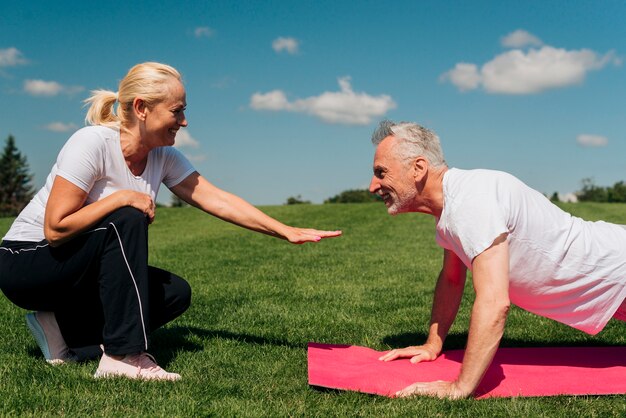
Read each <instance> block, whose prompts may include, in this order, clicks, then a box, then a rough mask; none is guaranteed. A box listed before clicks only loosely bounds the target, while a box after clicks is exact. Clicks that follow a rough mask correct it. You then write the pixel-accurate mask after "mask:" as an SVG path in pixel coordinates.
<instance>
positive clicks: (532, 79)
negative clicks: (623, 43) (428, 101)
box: [440, 30, 621, 94]
mask: <svg viewBox="0 0 626 418" xmlns="http://www.w3.org/2000/svg"><path fill="white" fill-rule="evenodd" d="M533 38H534V37H533V35H530V34H529V33H528V32H525V31H521V30H519V31H516V32H513V33H512V34H510V35H508V36H507V37H505V40H506V43H507V44H508V45H528V44H529V43H531V41H532V39H533ZM534 42H535V43H536V42H541V41H539V40H538V39H536V41H534ZM503 43H504V41H503ZM608 64H614V65H621V60H620V59H619V58H617V57H616V56H615V54H614V53H613V52H608V53H607V54H605V55H602V56H601V55H599V54H597V53H596V52H594V51H592V50H589V49H580V50H566V49H563V48H554V47H552V46H548V45H545V46H542V47H541V48H531V49H529V50H527V51H524V50H521V49H512V50H510V51H506V52H504V53H502V54H500V55H497V56H496V57H494V58H493V59H492V60H491V61H489V62H486V63H485V64H483V65H482V67H480V68H479V67H478V65H476V64H472V63H458V64H456V66H455V67H454V68H453V69H451V70H449V71H447V72H446V73H444V74H442V75H441V77H440V80H441V81H449V82H451V83H452V84H454V85H455V86H456V87H457V88H458V89H459V90H460V91H466V90H474V89H477V88H479V87H482V88H483V89H484V90H485V91H486V92H488V93H494V94H534V93H540V92H542V91H545V90H549V89H555V88H563V87H567V86H572V85H576V84H580V83H582V82H583V81H584V80H585V77H586V76H587V74H588V73H589V72H590V71H595V70H600V69H602V68H604V67H605V66H606V65H608Z"/></svg>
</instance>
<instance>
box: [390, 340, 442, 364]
mask: <svg viewBox="0 0 626 418" xmlns="http://www.w3.org/2000/svg"><path fill="white" fill-rule="evenodd" d="M438 355H439V351H438V350H436V349H435V348H434V347H431V346H430V345H427V344H424V345H418V346H411V347H406V348H397V349H395V350H391V351H389V352H387V353H385V354H384V355H383V356H380V357H379V358H378V360H382V361H392V360H395V359H399V358H410V359H411V360H409V361H410V362H411V363H419V362H422V361H433V360H435V359H436V358H437V356H438Z"/></svg>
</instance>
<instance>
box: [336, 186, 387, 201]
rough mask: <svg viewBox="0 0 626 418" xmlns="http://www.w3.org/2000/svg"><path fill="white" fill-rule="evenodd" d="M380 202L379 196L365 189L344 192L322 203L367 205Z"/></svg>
mask: <svg viewBox="0 0 626 418" xmlns="http://www.w3.org/2000/svg"><path fill="white" fill-rule="evenodd" d="M379 200H381V199H380V197H379V196H377V195H375V194H372V193H370V192H369V190H365V189H352V190H345V191H343V192H341V193H339V194H338V195H336V196H333V197H329V198H328V199H326V200H324V203H367V202H377V201H379Z"/></svg>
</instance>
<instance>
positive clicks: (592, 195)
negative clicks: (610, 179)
mask: <svg viewBox="0 0 626 418" xmlns="http://www.w3.org/2000/svg"><path fill="white" fill-rule="evenodd" d="M582 186H583V187H582V189H581V190H580V191H579V192H577V193H576V195H577V197H578V200H579V201H581V202H608V201H609V194H608V190H607V189H606V188H604V187H600V186H596V185H595V184H594V182H593V179H591V178H585V179H583V180H582Z"/></svg>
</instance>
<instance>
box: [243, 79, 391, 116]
mask: <svg viewBox="0 0 626 418" xmlns="http://www.w3.org/2000/svg"><path fill="white" fill-rule="evenodd" d="M338 81H339V86H340V88H341V91H333V92H328V91H327V92H324V93H322V94H320V95H319V96H312V97H308V98H305V99H297V100H294V101H292V102H290V101H289V100H288V99H287V97H286V95H285V93H283V92H282V91H281V90H273V91H270V92H268V93H255V94H253V95H252V97H251V98H250V107H251V108H252V109H254V110H271V111H288V112H299V113H306V114H309V115H313V116H316V117H318V118H319V119H321V120H322V121H324V122H326V123H340V124H346V125H367V124H369V123H370V122H371V121H372V119H373V118H375V117H380V116H383V115H384V114H385V113H387V112H388V111H389V110H391V109H394V108H395V107H396V103H395V102H394V101H393V99H392V98H391V96H388V95H380V96H370V95H368V94H366V93H355V92H354V91H353V90H352V86H351V85H350V77H343V78H340V79H339V80H338Z"/></svg>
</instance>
